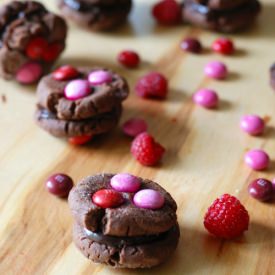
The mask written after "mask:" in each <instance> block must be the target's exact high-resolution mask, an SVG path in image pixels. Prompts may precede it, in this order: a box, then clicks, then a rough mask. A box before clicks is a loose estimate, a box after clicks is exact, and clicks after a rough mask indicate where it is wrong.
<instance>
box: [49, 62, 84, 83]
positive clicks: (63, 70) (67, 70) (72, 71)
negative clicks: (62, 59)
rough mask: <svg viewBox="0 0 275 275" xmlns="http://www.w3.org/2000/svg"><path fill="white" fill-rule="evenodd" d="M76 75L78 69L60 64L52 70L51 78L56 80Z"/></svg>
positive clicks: (68, 78)
mask: <svg viewBox="0 0 275 275" xmlns="http://www.w3.org/2000/svg"><path fill="white" fill-rule="evenodd" d="M78 75H79V72H78V70H77V69H76V68H74V67H72V66H70V65H65V66H62V67H60V68H58V69H57V70H55V71H54V72H53V78H54V79H55V80H58V81H62V80H70V79H73V78H75V77H77V76H78Z"/></svg>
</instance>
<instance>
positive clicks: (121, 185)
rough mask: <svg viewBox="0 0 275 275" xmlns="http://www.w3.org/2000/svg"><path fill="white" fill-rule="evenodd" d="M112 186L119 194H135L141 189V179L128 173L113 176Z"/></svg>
mask: <svg viewBox="0 0 275 275" xmlns="http://www.w3.org/2000/svg"><path fill="white" fill-rule="evenodd" d="M110 184H111V186H112V188H113V189H114V190H116V191H118V192H129V193H134V192H137V191H138V190H139V188H140V180H139V178H137V177H135V176H133V175H130V174H126V173H125V174H117V175H115V176H113V177H112V178H111V183H110Z"/></svg>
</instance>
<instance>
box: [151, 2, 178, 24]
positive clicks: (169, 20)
mask: <svg viewBox="0 0 275 275" xmlns="http://www.w3.org/2000/svg"><path fill="white" fill-rule="evenodd" d="M152 14H153V16H154V17H155V19H156V20H157V21H158V23H160V24H163V25H176V24H178V23H180V21H181V6H180V4H179V3H177V1H175V0H162V1H160V2H158V3H157V4H155V5H154V7H153V9H152Z"/></svg>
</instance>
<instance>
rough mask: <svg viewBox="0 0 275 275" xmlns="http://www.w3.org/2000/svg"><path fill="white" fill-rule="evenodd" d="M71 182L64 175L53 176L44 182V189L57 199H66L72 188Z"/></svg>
mask: <svg viewBox="0 0 275 275" xmlns="http://www.w3.org/2000/svg"><path fill="white" fill-rule="evenodd" d="M73 185H74V184H73V180H72V179H71V178H70V177H69V176H67V175H65V174H55V175H52V176H50V177H49V178H48V179H47V181H46V188H47V189H48V191H49V192H50V193H52V194H53V195H56V196H58V197H67V196H68V195H69V193H70V191H71V189H72V188H73Z"/></svg>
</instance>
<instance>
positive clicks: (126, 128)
mask: <svg viewBox="0 0 275 275" xmlns="http://www.w3.org/2000/svg"><path fill="white" fill-rule="evenodd" d="M122 129H123V132H124V134H126V135H127V136H130V137H135V136H137V135H139V134H141V133H143V132H146V131H147V124H146V122H145V121H144V120H143V119H140V118H132V119H129V120H127V121H126V122H125V123H124V124H123V125H122Z"/></svg>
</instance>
